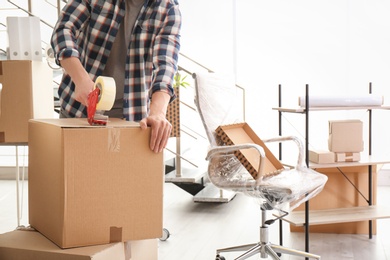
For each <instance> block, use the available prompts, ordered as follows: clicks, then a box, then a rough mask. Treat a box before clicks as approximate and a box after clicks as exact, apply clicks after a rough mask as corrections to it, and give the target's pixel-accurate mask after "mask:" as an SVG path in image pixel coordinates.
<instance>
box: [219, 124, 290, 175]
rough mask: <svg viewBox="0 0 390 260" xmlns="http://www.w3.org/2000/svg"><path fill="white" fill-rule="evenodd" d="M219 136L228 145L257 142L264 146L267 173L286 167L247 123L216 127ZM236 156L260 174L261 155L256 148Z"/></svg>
mask: <svg viewBox="0 0 390 260" xmlns="http://www.w3.org/2000/svg"><path fill="white" fill-rule="evenodd" d="M216 133H217V136H218V137H219V138H220V139H221V141H222V142H223V143H224V144H226V145H232V144H244V143H255V144H258V145H260V146H261V147H263V149H264V152H265V155H266V159H265V167H264V173H265V174H273V173H276V172H278V171H280V170H282V169H284V167H283V165H282V164H281V162H280V161H279V160H278V159H276V157H275V156H274V155H273V154H272V152H271V151H270V150H269V149H268V148H267V146H266V145H265V144H264V142H263V141H262V140H261V139H260V138H259V137H258V136H257V135H256V133H255V132H254V131H253V130H252V128H251V127H250V126H249V125H248V124H247V123H239V124H231V125H222V126H219V127H218V128H217V129H216ZM235 155H236V157H237V158H238V159H239V160H240V162H241V163H242V165H243V166H244V167H245V169H247V171H248V172H249V173H250V174H251V175H252V177H253V178H255V179H256V178H257V177H258V175H259V172H258V169H259V164H260V155H259V153H258V152H257V151H255V150H254V149H245V150H241V151H237V152H235Z"/></svg>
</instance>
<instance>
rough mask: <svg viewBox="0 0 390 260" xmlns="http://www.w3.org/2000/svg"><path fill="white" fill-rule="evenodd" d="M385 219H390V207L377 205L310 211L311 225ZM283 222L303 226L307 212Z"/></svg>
mask: <svg viewBox="0 0 390 260" xmlns="http://www.w3.org/2000/svg"><path fill="white" fill-rule="evenodd" d="M383 218H390V207H386V206H378V205H375V206H364V207H352V208H337V209H321V210H310V211H309V224H310V225H324V224H334V223H346V222H358V221H366V220H375V219H383ZM283 220H285V221H287V222H288V223H290V224H292V225H294V226H303V225H304V224H305V211H303V210H302V211H293V212H291V213H290V214H289V215H288V216H287V217H285V218H283Z"/></svg>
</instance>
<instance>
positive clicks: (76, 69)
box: [61, 57, 95, 106]
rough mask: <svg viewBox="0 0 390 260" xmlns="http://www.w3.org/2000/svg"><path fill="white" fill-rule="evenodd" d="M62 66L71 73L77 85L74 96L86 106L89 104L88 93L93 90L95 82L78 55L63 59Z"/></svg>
mask: <svg viewBox="0 0 390 260" xmlns="http://www.w3.org/2000/svg"><path fill="white" fill-rule="evenodd" d="M61 66H62V67H63V68H64V70H65V72H66V73H67V74H69V76H70V77H71V79H72V81H73V82H74V83H75V85H76V89H75V92H74V98H75V99H76V100H77V101H79V102H80V103H81V104H83V105H84V106H88V95H89V93H90V92H91V91H92V90H93V86H94V84H95V83H94V82H93V81H92V79H91V78H90V77H89V74H88V73H87V71H86V70H85V68H84V67H83V65H82V64H81V62H80V60H79V59H78V58H76V57H69V58H65V59H62V60H61Z"/></svg>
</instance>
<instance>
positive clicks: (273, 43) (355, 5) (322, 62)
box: [180, 0, 390, 157]
mask: <svg viewBox="0 0 390 260" xmlns="http://www.w3.org/2000/svg"><path fill="white" fill-rule="evenodd" d="M180 5H181V10H182V13H183V30H182V52H183V53H185V54H188V55H190V56H191V57H192V58H194V59H195V60H198V61H200V62H201V63H204V64H206V65H207V66H209V67H211V68H212V69H213V70H215V71H224V72H226V71H228V72H230V71H231V72H235V73H236V77H237V83H238V84H240V85H242V86H244V87H245V88H246V91H247V99H246V105H247V115H246V116H247V117H246V118H247V120H246V121H247V122H248V123H249V124H250V125H251V126H252V128H254V129H255V130H256V131H257V132H258V133H259V135H260V137H270V136H274V135H277V134H278V129H277V123H278V121H277V116H278V113H277V112H276V111H274V110H272V107H276V106H277V105H278V103H277V102H278V96H277V95H278V92H277V87H278V84H282V86H283V104H284V105H287V106H297V105H298V97H299V96H300V95H304V91H305V84H309V86H310V94H312V95H317V94H318V95H331V94H351V93H354V94H367V93H368V84H369V82H372V84H373V93H375V94H379V95H383V96H384V97H385V104H390V101H388V98H389V99H390V88H389V87H388V86H389V85H390V77H389V71H390V62H389V61H390V33H389V32H390V15H389V13H390V1H385V0H296V1H289V0H272V1H265V0H229V1H227V0H213V1H205V0H200V1H191V0H181V1H180ZM233 8H234V9H233ZM234 15H236V16H235V17H234ZM234 22H235V25H236V27H234ZM234 29H235V30H236V31H234ZM235 34H236V42H234V41H233V36H234V35H235ZM373 114H374V127H373V131H374V135H373V137H374V140H373V145H374V146H373V148H374V151H377V150H381V153H385V154H389V157H390V153H389V149H388V148H387V147H389V145H390V137H389V136H388V134H387V133H386V131H385V129H384V127H383V124H384V122H386V121H387V119H388V118H390V111H374V112H373ZM341 118H357V119H361V120H363V121H364V123H365V126H367V125H368V121H367V118H368V114H367V112H365V111H353V112H346V111H339V112H313V113H311V117H310V120H311V122H312V123H311V124H310V132H311V135H310V139H311V141H310V143H311V147H312V148H316V149H323V148H325V149H326V148H327V145H326V141H327V131H328V128H327V122H328V121H327V120H329V119H341ZM283 125H284V126H285V128H284V129H285V131H284V132H285V133H286V134H296V135H300V136H303V135H304V116H303V115H291V114H288V115H286V114H285V119H284V120H283ZM367 131H368V130H367V128H365V134H367ZM367 141H368V140H367ZM366 143H367V142H366ZM367 149H368V148H366V150H367Z"/></svg>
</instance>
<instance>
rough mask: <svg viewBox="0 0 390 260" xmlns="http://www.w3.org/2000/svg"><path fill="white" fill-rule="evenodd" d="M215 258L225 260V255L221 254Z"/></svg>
mask: <svg viewBox="0 0 390 260" xmlns="http://www.w3.org/2000/svg"><path fill="white" fill-rule="evenodd" d="M215 260H225V257H223V256H221V255H219V254H218V255H217V256H216V257H215Z"/></svg>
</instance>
